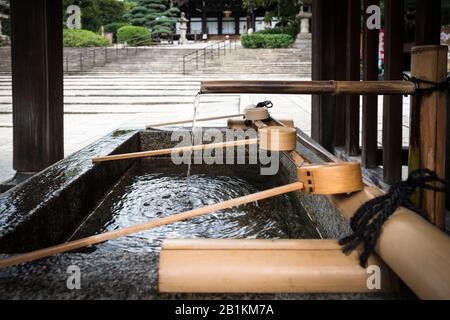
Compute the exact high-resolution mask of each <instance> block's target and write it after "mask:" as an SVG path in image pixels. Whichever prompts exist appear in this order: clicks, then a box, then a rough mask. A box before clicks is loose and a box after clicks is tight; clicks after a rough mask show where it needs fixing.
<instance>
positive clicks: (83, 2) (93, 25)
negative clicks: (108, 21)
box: [63, 0, 102, 32]
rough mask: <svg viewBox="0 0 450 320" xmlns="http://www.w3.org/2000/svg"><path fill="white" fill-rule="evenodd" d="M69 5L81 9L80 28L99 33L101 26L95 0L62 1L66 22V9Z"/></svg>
mask: <svg viewBox="0 0 450 320" xmlns="http://www.w3.org/2000/svg"><path fill="white" fill-rule="evenodd" d="M70 5H77V6H79V7H80V9H81V26H82V28H83V29H85V30H90V31H94V32H99V31H100V27H101V26H102V21H101V19H100V9H99V6H98V3H97V1H96V0H64V2H63V12H64V21H67V17H68V16H67V12H66V9H67V7H68V6H70Z"/></svg>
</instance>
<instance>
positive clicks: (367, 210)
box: [339, 169, 446, 268]
mask: <svg viewBox="0 0 450 320" xmlns="http://www.w3.org/2000/svg"><path fill="white" fill-rule="evenodd" d="M435 183H439V184H441V185H442V186H439V187H437V186H435V185H434V184H435ZM445 185H446V181H445V180H443V179H440V178H439V177H438V176H437V174H436V173H435V172H434V171H431V170H428V169H419V170H416V171H414V172H412V173H411V174H410V175H409V177H408V179H407V180H406V181H403V182H399V183H397V184H394V185H392V186H391V188H390V189H389V192H388V193H387V194H385V195H383V196H381V197H378V198H375V199H373V200H371V201H368V202H367V203H365V204H364V205H362V206H361V207H360V208H359V209H358V211H357V212H356V214H355V215H354V216H353V218H352V219H351V221H350V227H351V228H352V230H353V234H352V235H350V236H349V237H346V238H343V239H342V240H340V241H339V244H340V245H342V246H343V248H342V251H343V252H344V253H345V254H350V253H351V252H353V251H354V250H356V249H357V248H358V247H359V246H360V245H363V251H362V252H361V254H360V256H359V261H360V265H361V267H363V268H366V267H367V261H368V259H369V257H370V255H371V254H372V253H373V252H374V249H375V245H376V243H377V241H378V238H379V236H380V233H381V228H382V226H383V224H384V222H385V221H386V220H387V219H389V217H390V216H392V215H393V214H394V212H395V211H396V210H397V209H398V208H399V207H402V206H403V207H405V208H408V209H410V210H412V211H414V212H416V213H418V214H420V215H421V216H423V217H424V218H426V214H424V213H423V212H421V211H420V210H419V209H417V208H416V207H415V206H414V205H413V203H412V202H411V200H410V198H411V196H412V195H413V194H414V193H415V191H416V190H417V189H418V188H421V189H425V190H432V191H435V192H445Z"/></svg>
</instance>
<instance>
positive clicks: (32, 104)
mask: <svg viewBox="0 0 450 320" xmlns="http://www.w3.org/2000/svg"><path fill="white" fill-rule="evenodd" d="M62 10H63V9H62V1H52V0H34V1H18V0H15V1H11V40H12V48H11V52H12V86H13V89H12V95H13V124H14V126H13V146H14V153H13V154H14V156H13V158H14V160H13V167H14V169H15V170H17V171H18V172H37V171H41V170H43V169H45V168H46V167H48V166H50V165H51V164H53V163H55V162H57V161H58V160H60V159H62V158H63V157H64V150H63V148H64V144H63V142H64V140H63V135H64V132H63V115H64V114H63V112H64V110H63V45H62V29H63V25H62V20H63V17H62Z"/></svg>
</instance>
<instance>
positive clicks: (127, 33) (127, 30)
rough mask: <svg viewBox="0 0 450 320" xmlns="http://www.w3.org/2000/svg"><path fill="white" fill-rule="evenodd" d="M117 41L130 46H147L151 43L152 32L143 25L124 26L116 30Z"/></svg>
mask: <svg viewBox="0 0 450 320" xmlns="http://www.w3.org/2000/svg"><path fill="white" fill-rule="evenodd" d="M117 41H118V42H121V43H123V42H126V43H128V45H130V46H149V45H151V44H152V34H151V33H150V31H149V30H148V29H147V28H145V27H136V26H125V27H122V28H120V29H119V30H118V31H117Z"/></svg>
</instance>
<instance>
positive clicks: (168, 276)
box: [158, 239, 398, 293]
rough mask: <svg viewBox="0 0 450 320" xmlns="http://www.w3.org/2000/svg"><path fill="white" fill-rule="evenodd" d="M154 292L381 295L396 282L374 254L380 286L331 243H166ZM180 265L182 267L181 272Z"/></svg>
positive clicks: (355, 260) (355, 256)
mask: <svg viewBox="0 0 450 320" xmlns="http://www.w3.org/2000/svg"><path fill="white" fill-rule="evenodd" d="M159 261H160V263H159V268H158V291H159V292H162V293H174V292H178V293H180V292H184V293H194V292H195V293H246V292H252V293H268V292H270V293H274V292H278V293H280V292H284V293H292V292H296V293H314V292H320V293H382V292H385V293H386V292H393V291H396V290H397V289H398V280H397V278H396V276H395V275H394V274H393V273H392V272H391V271H390V270H389V268H388V267H387V266H386V265H385V264H384V263H383V262H382V261H381V259H380V258H378V257H377V256H371V257H370V261H369V264H370V265H371V266H378V267H379V268H380V282H379V285H380V287H378V288H371V287H369V286H368V285H367V284H368V280H369V277H371V276H372V274H371V273H368V272H367V270H365V269H364V268H361V267H360V265H359V262H358V254H357V253H356V252H353V253H352V254H351V255H349V256H346V255H345V254H343V253H342V249H341V247H340V246H339V244H338V242H337V241H336V240H232V239H229V240H228V239H193V240H191V239H186V240H185V239H180V240H166V241H164V243H163V245H162V248H161V255H160V259H159ZM180 266H182V268H180Z"/></svg>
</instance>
